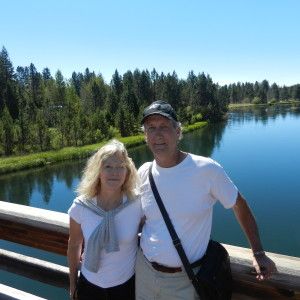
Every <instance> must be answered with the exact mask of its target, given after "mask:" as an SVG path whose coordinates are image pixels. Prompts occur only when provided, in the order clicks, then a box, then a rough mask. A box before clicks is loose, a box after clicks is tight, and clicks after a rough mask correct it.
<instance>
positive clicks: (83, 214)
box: [68, 196, 142, 288]
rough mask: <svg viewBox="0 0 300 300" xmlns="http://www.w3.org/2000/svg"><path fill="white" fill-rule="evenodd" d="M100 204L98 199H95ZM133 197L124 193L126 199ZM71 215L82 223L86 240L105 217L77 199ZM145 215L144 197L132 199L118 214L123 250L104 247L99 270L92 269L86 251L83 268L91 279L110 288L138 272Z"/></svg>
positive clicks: (116, 226)
mask: <svg viewBox="0 0 300 300" xmlns="http://www.w3.org/2000/svg"><path fill="white" fill-rule="evenodd" d="M92 201H93V202H94V203H95V204H96V203H97V202H96V199H92ZM125 201H129V200H128V199H127V197H126V196H124V197H123V203H124V202H125ZM68 214H69V216H70V217H71V218H72V219H73V220H74V221H75V222H76V223H78V224H80V225H81V230H82V233H83V237H84V241H85V244H86V243H87V241H88V239H89V237H90V235H91V234H92V232H93V231H94V229H95V227H97V226H98V225H99V224H100V222H101V221H102V219H103V218H102V217H100V216H99V215H97V214H96V213H94V212H93V211H92V210H90V209H89V208H86V207H84V206H82V205H79V204H76V203H74V202H73V204H72V206H71V207H70V208H69V210H68ZM141 217H142V210H141V203H140V199H139V198H138V199H135V200H131V203H130V204H129V205H127V206H126V207H124V209H122V210H121V211H120V212H119V213H117V214H116V215H115V220H114V221H115V229H116V234H117V237H118V241H119V248H120V250H119V251H117V252H110V253H107V252H106V251H105V250H104V249H102V251H101V257H100V261H101V263H100V268H99V270H98V272H97V273H93V272H90V271H89V270H87V269H86V268H85V267H84V259H85V253H83V256H82V259H83V261H82V264H81V272H82V274H83V275H84V277H85V278H86V279H87V280H88V281H89V282H91V283H93V284H95V285H97V286H100V287H102V288H109V287H113V286H116V285H120V284H122V283H124V282H126V281H127V280H128V279H130V278H131V277H132V275H133V274H134V267H135V259H136V252H137V247H138V246H137V233H138V226H139V223H140V220H141Z"/></svg>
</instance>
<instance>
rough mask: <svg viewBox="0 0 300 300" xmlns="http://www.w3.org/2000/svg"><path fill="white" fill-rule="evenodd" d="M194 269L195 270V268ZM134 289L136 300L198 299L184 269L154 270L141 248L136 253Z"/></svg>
mask: <svg viewBox="0 0 300 300" xmlns="http://www.w3.org/2000/svg"><path fill="white" fill-rule="evenodd" d="M198 268H199V267H198ZM194 271H197V268H195V269H194ZM135 290H136V295H135V296H136V299H137V300H158V299H162V300H176V299H178V300H179V299H181V300H196V299H197V300H199V296H198V295H197V293H196V291H195V289H194V287H193V285H192V284H191V282H190V280H189V279H188V276H187V274H186V272H185V271H182V272H178V273H163V272H159V271H156V270H155V269H153V267H152V265H151V264H150V263H149V261H147V259H146V258H145V256H144V255H143V253H142V251H141V250H138V254H137V261H136V273H135Z"/></svg>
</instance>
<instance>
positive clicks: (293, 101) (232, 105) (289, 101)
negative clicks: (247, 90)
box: [228, 100, 300, 110]
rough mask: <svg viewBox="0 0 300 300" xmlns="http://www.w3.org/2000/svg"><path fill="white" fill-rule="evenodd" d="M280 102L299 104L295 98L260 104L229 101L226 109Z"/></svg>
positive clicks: (279, 103) (278, 103) (277, 103)
mask: <svg viewBox="0 0 300 300" xmlns="http://www.w3.org/2000/svg"><path fill="white" fill-rule="evenodd" d="M281 104H300V101H296V100H287V101H278V102H268V103H261V104H254V103H230V104H229V105H228V109H229V110H231V109H235V108H240V107H248V106H254V107H255V106H268V105H281Z"/></svg>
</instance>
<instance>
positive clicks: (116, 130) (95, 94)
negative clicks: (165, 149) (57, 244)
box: [0, 47, 300, 156]
mask: <svg viewBox="0 0 300 300" xmlns="http://www.w3.org/2000/svg"><path fill="white" fill-rule="evenodd" d="M289 98H295V99H300V85H297V86H293V87H279V86H277V85H276V84H275V83H274V84H273V85H271V86H269V83H268V81H266V80H264V81H263V82H261V83H258V82H256V83H254V84H252V83H237V84H231V85H224V86H220V85H218V84H216V83H214V82H213V80H212V78H211V77H210V76H209V75H208V74H204V73H199V74H198V75H195V74H194V72H193V71H191V72H189V74H188V76H187V78H186V79H179V78H178V76H177V74H176V72H175V71H174V72H173V73H168V74H164V73H160V74H159V73H158V72H157V71H156V70H155V69H153V70H152V71H150V72H149V71H148V70H142V71H140V70H138V69H136V70H134V71H133V72H132V71H127V72H125V73H124V74H123V75H121V74H119V72H118V71H117V70H116V71H115V73H114V74H113V75H112V79H111V81H110V83H109V84H108V83H106V82H105V81H104V79H103V77H102V75H101V74H95V72H93V71H90V70H89V69H88V68H87V69H86V70H85V71H84V72H83V73H81V72H78V73H76V72H73V73H72V76H71V78H69V79H65V78H64V77H63V75H62V73H61V71H59V70H58V71H57V72H56V73H55V75H54V76H53V75H52V74H51V72H50V70H49V68H44V69H43V71H42V72H38V71H37V70H36V68H35V66H34V64H33V63H31V64H30V66H26V67H22V66H18V67H17V68H16V69H14V67H13V64H12V62H11V60H10V58H9V55H8V52H7V50H6V49H5V48H4V47H3V48H2V50H1V52H0V116H1V119H0V155H2V156H3V155H6V156H8V155H12V154H20V153H21V154H22V153H31V152H37V151H46V150H51V149H60V148H63V147H66V146H81V145H86V144H91V143H96V142H100V141H102V140H105V139H109V138H112V137H114V136H118V135H121V136H130V135H134V134H138V133H139V132H140V123H139V120H140V119H141V114H142V111H143V109H144V107H146V106H147V105H149V104H150V103H151V102H152V101H154V100H157V99H165V100H167V101H169V102H170V103H171V105H172V106H173V107H174V108H175V109H176V111H177V112H178V115H179V118H180V120H181V121H182V122H183V123H186V124H190V123H194V122H196V121H200V120H209V121H212V122H213V121H218V120H220V119H222V118H223V117H224V115H225V113H226V111H227V107H228V104H229V103H230V102H231V103H238V102H243V101H247V102H253V101H254V102H257V103H266V102H267V101H268V100H270V99H272V101H279V100H282V99H289Z"/></svg>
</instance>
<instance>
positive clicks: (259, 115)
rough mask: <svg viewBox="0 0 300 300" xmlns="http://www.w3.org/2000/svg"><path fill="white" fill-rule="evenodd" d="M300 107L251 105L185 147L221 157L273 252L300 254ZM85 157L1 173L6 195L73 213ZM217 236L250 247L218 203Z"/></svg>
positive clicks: (141, 158)
mask: <svg viewBox="0 0 300 300" xmlns="http://www.w3.org/2000/svg"><path fill="white" fill-rule="evenodd" d="M299 133H300V108H299V107H298V108H297V107H296V108H293V107H290V106H282V107H268V108H263V107H261V108H256V109H253V108H246V109H239V110H235V111H232V112H230V113H229V119H228V121H227V122H224V123H220V124H217V125H209V126H207V127H206V128H203V129H201V130H197V131H195V132H192V133H189V134H186V135H185V136H184V139H183V140H182V142H181V147H182V149H183V150H185V151H189V152H193V153H196V154H199V155H204V156H211V157H212V158H214V159H215V160H217V161H218V162H220V163H221V164H222V165H223V167H224V168H225V170H226V171H227V173H228V174H229V176H230V177H231V178H232V180H233V181H234V182H235V184H236V185H237V186H238V188H239V190H240V192H241V193H242V194H243V195H244V196H245V197H246V199H247V201H248V203H249V205H250V206H251V209H252V210H253V212H254V214H255V216H256V220H257V223H258V225H259V230H260V234H261V239H262V242H263V245H264V247H265V250H267V251H271V252H276V253H281V254H286V255H291V256H298V257H299V256H300V235H299V228H300V221H299V220H300V218H299V216H298V215H299V214H300V201H299V200H300V199H299V198H300V196H299V190H300V184H299V178H300V134H299ZM129 152H130V155H131V156H132V157H133V159H134V161H135V163H136V166H137V167H139V166H140V165H141V164H142V163H143V162H145V161H147V160H150V159H152V156H151V153H150V152H149V150H148V149H147V147H146V146H140V147H138V148H136V149H134V150H130V151H129ZM84 163H85V160H82V161H76V162H75V161H73V162H66V163H63V164H58V165H55V166H48V167H45V168H42V169H35V170H29V171H24V172H18V173H15V174H11V175H6V176H2V177H0V200H3V201H9V202H14V203H19V204H24V205H30V206H34V207H40V208H45V209H49V210H56V211H61V212H66V211H67V209H68V207H69V206H70V204H71V202H72V200H73V198H74V197H75V193H74V189H75V187H76V185H77V184H78V181H79V178H80V174H81V171H82V168H83V166H84ZM212 235H213V237H214V238H215V239H218V240H219V241H221V242H224V243H228V244H233V245H238V246H244V247H248V243H247V240H246V239H245V237H244V235H243V233H242V231H241V229H240V227H239V225H238V223H237V221H236V220H235V218H234V215H233V213H232V211H231V210H225V209H223V208H222V207H221V205H219V204H217V205H216V208H215V211H214V222H213V232H212ZM0 247H1V248H4V249H7V250H12V251H16V252H19V253H23V254H26V255H31V256H34V257H37V258H41V259H46V260H49V261H52V262H56V263H59V264H64V265H66V258H65V257H63V256H60V255H54V254H51V253H47V252H45V251H40V250H36V249H32V248H30V247H25V246H20V245H15V244H13V243H9V242H6V241H2V240H1V241H0ZM0 282H1V283H4V284H7V285H10V286H14V287H16V288H18V289H22V290H24V291H27V292H30V293H33V294H36V295H39V296H41V297H45V298H47V299H68V295H67V292H66V291H65V290H63V289H59V288H54V287H51V286H47V285H44V284H40V283H37V282H35V281H31V280H29V279H25V278H23V277H21V276H16V275H14V274H10V273H7V272H4V271H0Z"/></svg>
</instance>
